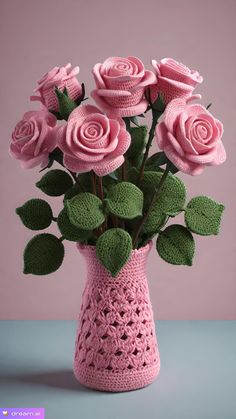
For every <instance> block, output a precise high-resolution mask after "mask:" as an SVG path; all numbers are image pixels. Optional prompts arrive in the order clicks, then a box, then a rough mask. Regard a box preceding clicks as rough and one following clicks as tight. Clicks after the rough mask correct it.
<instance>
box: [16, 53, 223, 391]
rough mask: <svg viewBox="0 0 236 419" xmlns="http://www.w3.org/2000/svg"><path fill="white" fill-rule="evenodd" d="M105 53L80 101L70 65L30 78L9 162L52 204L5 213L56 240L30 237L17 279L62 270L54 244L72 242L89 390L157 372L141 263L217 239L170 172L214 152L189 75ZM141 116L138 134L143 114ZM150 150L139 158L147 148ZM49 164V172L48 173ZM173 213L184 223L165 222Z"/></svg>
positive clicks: (79, 349) (214, 124)
mask: <svg viewBox="0 0 236 419" xmlns="http://www.w3.org/2000/svg"><path fill="white" fill-rule="evenodd" d="M152 65H153V70H152V71H150V70H146V69H145V67H144V65H143V63H142V62H141V61H140V60H139V59H138V58H136V57H128V58H120V57H111V58H108V59H107V60H106V61H104V62H103V63H102V64H101V63H99V64H96V65H95V66H94V68H93V76H94V79H95V88H94V90H93V91H92V92H91V97H92V99H93V100H94V102H95V104H93V103H92V104H88V101H87V99H88V98H86V97H85V87H84V84H83V83H82V84H80V82H79V81H78V79H77V75H78V73H79V67H75V68H74V69H72V68H71V64H67V65H66V66H65V67H60V68H59V67H55V68H53V69H52V70H51V71H50V72H49V73H47V74H45V75H44V76H43V77H42V79H41V80H40V81H39V82H38V86H37V88H36V89H35V95H34V96H32V97H31V99H32V100H37V101H39V102H40V110H37V111H30V112H26V113H25V114H24V116H23V118H22V120H21V121H20V122H18V124H17V125H16V127H15V130H14V132H13V134H12V142H11V145H10V154H11V155H12V156H13V157H15V158H16V159H19V160H20V161H21V164H22V167H23V168H28V169H29V168H34V167H36V166H40V167H41V169H40V172H43V173H42V177H41V179H40V180H39V181H38V182H37V183H36V186H37V188H39V189H40V190H41V191H43V192H44V193H45V194H46V195H48V196H54V197H58V196H61V197H62V207H61V211H60V213H59V214H58V215H57V214H56V215H55V214H53V212H52V209H51V207H50V205H49V204H48V203H47V201H46V200H43V199H31V200H29V201H27V202H26V203H25V204H24V205H23V206H21V207H19V208H17V210H16V212H17V214H18V215H19V217H20V218H21V220H22V222H23V224H24V225H25V226H26V227H28V228H30V229H31V230H44V229H46V228H48V227H49V226H50V225H51V223H52V222H55V223H57V226H58V235H57V236H55V235H53V234H51V233H45V232H43V233H40V234H37V235H36V236H34V237H33V238H32V239H31V240H30V241H29V243H28V244H27V245H26V248H25V250H24V273H26V274H29V273H31V274H35V275H46V274H50V273H51V272H54V271H56V270H57V269H58V268H59V267H60V265H61V264H62V262H63V258H64V242H65V241H66V240H69V241H74V242H77V246H78V248H79V249H80V251H81V252H82V254H83V255H84V256H85V258H86V260H87V265H88V280H87V285H86V288H85V291H84V294H83V303H82V308H81V315H80V323H79V328H78V336H77V340H76V342H77V343H76V356H75V368H74V369H75V374H76V376H77V378H78V379H79V380H80V381H81V382H82V383H84V384H85V385H88V386H89V387H94V388H98V389H105V390H111V391H121V390H127V389H133V388H138V387H142V386H143V385H146V384H148V383H149V382H151V381H152V380H153V379H154V377H155V376H156V374H157V372H158V370H159V354H158V350H157V344H156V338H155V331H154V326H153V324H154V323H153V314H152V310H151V305H150V300H149V293H148V287H147V281H146V276H145V263H146V257H147V254H148V252H149V250H150V247H151V245H152V239H153V238H154V237H155V236H157V239H156V250H157V253H158V254H159V256H160V257H161V258H162V259H164V260H165V261H167V262H169V263H172V264H175V265H192V260H193V256H194V249H195V244H194V236H193V233H194V234H200V235H203V236H206V235H212V234H218V232H219V226H220V220H221V215H222V212H223V209H224V206H223V205H222V204H220V203H217V202H215V201H214V200H213V199H211V198H209V197H207V196H196V197H194V198H192V199H191V200H190V201H189V202H187V199H186V188H185V185H184V183H183V181H182V180H181V179H180V178H179V177H178V176H177V173H178V171H180V172H184V173H186V174H189V175H199V174H200V173H202V171H203V170H204V168H205V166H214V165H219V164H221V163H223V162H224V161H225V158H226V154H225V149H224V146H223V143H222V140H221V138H222V135H223V126H222V124H221V122H220V121H219V120H218V119H216V118H215V117H214V116H213V115H212V114H211V113H210V112H209V110H208V108H209V106H208V107H205V106H203V105H201V104H195V103H194V100H195V99H200V98H201V96H200V95H196V94H195V95H194V94H193V91H194V88H195V87H196V86H197V85H198V84H199V83H201V82H202V77H201V76H200V75H199V73H198V72H197V71H193V70H190V69H189V68H187V67H186V66H184V65H183V64H180V63H178V62H176V61H175V60H173V59H169V58H168V59H162V60H161V61H160V63H157V62H156V61H155V60H153V61H152ZM147 114H150V115H151V116H152V120H151V126H150V128H149V129H148V127H147V126H146V124H145V123H144V121H145V116H146V115H147ZM153 142H155V144H157V146H158V148H159V150H158V152H156V153H154V154H152V155H151V156H150V150H151V146H152V143H153ZM54 162H56V163H57V164H59V165H60V166H61V168H58V166H57V168H56V169H55V168H53V169H51V167H52V166H53V165H54ZM180 213H183V214H184V223H183V224H184V225H182V224H179V223H174V222H173V219H174V217H176V216H177V215H179V214H180Z"/></svg>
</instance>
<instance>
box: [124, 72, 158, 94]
mask: <svg viewBox="0 0 236 419" xmlns="http://www.w3.org/2000/svg"><path fill="white" fill-rule="evenodd" d="M156 82H157V78H156V76H155V74H154V73H153V72H152V71H150V70H145V73H144V77H143V78H142V81H141V82H140V83H139V84H138V85H137V86H134V87H132V88H131V89H130V91H131V92H134V91H135V90H137V89H139V88H140V87H146V86H149V85H151V84H155V83H156Z"/></svg>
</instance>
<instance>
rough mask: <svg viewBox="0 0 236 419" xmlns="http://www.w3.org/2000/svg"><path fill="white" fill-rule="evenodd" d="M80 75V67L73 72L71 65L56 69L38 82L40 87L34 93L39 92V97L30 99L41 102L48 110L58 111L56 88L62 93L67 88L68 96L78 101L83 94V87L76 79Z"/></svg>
mask: <svg viewBox="0 0 236 419" xmlns="http://www.w3.org/2000/svg"><path fill="white" fill-rule="evenodd" d="M78 73H79V67H75V68H74V69H73V70H72V69H71V64H70V63H68V64H67V65H66V66H65V67H54V68H53V69H52V70H51V71H49V72H48V73H46V74H44V76H43V77H42V78H41V79H40V80H39V81H38V87H36V89H34V92H35V93H37V92H38V93H39V96H31V97H30V99H31V100H38V101H40V102H41V103H42V104H43V105H44V106H46V108H47V109H48V110H53V111H58V100H57V96H56V93H55V87H58V89H59V90H61V91H63V90H64V88H65V87H66V89H67V92H68V96H69V97H70V98H71V99H73V100H76V99H78V97H79V96H81V92H82V88H81V85H80V83H79V82H78V80H77V78H76V76H77V74H78Z"/></svg>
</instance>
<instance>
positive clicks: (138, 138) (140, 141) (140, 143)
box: [126, 126, 147, 166]
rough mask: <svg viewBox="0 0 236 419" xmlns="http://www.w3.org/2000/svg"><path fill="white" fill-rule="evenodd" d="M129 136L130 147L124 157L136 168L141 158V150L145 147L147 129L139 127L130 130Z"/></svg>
mask: <svg viewBox="0 0 236 419" xmlns="http://www.w3.org/2000/svg"><path fill="white" fill-rule="evenodd" d="M130 135H131V145H130V147H129V149H128V151H127V153H126V156H127V159H128V160H130V161H131V162H132V164H133V165H134V166H136V165H137V163H138V162H139V160H140V156H141V157H142V154H143V150H144V148H145V145H146V138H147V127H146V126H139V127H134V128H130Z"/></svg>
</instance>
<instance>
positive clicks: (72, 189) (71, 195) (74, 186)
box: [63, 183, 82, 202]
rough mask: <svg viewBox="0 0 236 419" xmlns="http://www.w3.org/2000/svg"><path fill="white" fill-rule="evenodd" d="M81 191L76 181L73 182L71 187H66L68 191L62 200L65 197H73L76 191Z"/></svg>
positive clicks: (65, 198)
mask: <svg viewBox="0 0 236 419" xmlns="http://www.w3.org/2000/svg"><path fill="white" fill-rule="evenodd" d="M80 192H82V189H81V187H80V186H79V184H78V183H75V184H74V185H73V186H72V188H70V189H68V191H67V192H66V193H65V195H64V199H63V201H64V202H65V201H66V200H67V199H71V198H73V197H74V196H75V195H78V193H80Z"/></svg>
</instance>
